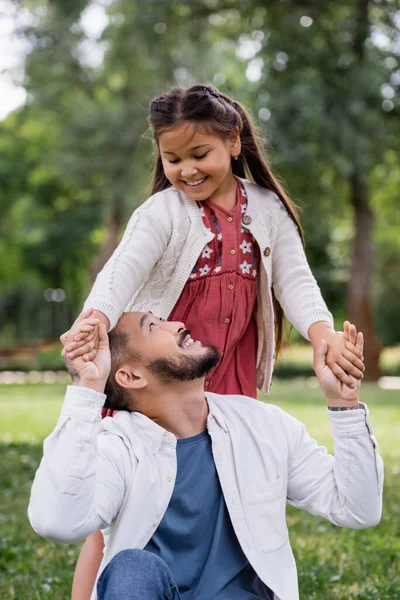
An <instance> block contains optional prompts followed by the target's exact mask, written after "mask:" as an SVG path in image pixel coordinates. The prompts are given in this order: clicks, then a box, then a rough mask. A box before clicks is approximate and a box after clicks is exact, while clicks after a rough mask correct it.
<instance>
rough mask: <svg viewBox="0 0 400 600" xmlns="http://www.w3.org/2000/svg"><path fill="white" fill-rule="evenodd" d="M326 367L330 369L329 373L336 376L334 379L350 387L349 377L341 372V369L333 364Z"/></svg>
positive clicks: (350, 380)
mask: <svg viewBox="0 0 400 600" xmlns="http://www.w3.org/2000/svg"><path fill="white" fill-rule="evenodd" d="M328 366H329V368H330V369H331V371H332V372H333V373H334V374H335V375H336V377H337V378H338V379H340V381H341V382H342V383H345V384H346V385H348V386H350V385H351V384H352V379H351V377H350V376H349V375H348V374H347V373H346V372H345V371H343V369H342V368H341V367H340V366H339V365H338V364H337V363H335V364H334V365H332V366H330V365H328Z"/></svg>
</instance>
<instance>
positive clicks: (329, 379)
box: [315, 323, 364, 407]
mask: <svg viewBox="0 0 400 600" xmlns="http://www.w3.org/2000/svg"><path fill="white" fill-rule="evenodd" d="M344 329H345V331H344V333H343V337H344V338H345V339H346V341H348V342H350V343H352V344H353V345H355V346H356V347H357V349H358V350H359V351H360V352H361V353H362V351H363V345H364V341H363V335H362V333H357V330H356V328H355V326H354V325H350V323H346V324H345V328H344ZM327 349H328V346H327V343H326V341H325V340H322V341H321V344H320V347H319V349H318V350H316V352H315V356H316V361H315V373H316V375H317V377H318V381H319V383H320V385H321V388H322V391H323V392H324V394H325V397H326V400H327V404H328V406H331V407H334V406H340V407H343V406H344V407H346V406H348V407H352V406H354V405H355V404H356V403H357V402H358V395H359V391H360V385H361V382H360V380H359V379H356V378H354V377H351V376H350V381H351V383H350V385H347V384H345V383H343V382H342V381H341V380H340V379H339V378H338V377H337V376H336V375H334V373H333V371H332V369H330V368H329V367H328V365H327V364H326V353H327Z"/></svg>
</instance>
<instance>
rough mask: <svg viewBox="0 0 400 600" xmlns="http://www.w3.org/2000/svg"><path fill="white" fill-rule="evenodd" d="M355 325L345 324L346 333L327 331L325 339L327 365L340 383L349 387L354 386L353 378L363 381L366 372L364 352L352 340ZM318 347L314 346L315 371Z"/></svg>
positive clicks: (347, 322)
mask: <svg viewBox="0 0 400 600" xmlns="http://www.w3.org/2000/svg"><path fill="white" fill-rule="evenodd" d="M352 328H354V325H350V323H349V321H345V322H344V333H336V332H335V331H334V330H333V329H331V330H330V331H325V332H324V334H323V339H325V340H326V342H327V345H328V350H327V354H326V364H327V365H328V367H329V368H330V369H331V371H332V372H333V373H334V374H335V375H336V377H338V378H339V379H340V381H341V382H342V383H344V384H346V385H348V386H350V385H351V384H352V379H351V377H354V378H355V379H359V380H360V379H362V378H363V376H364V375H363V373H364V370H365V367H364V363H363V355H362V351H361V350H360V348H359V347H357V345H356V344H354V343H353V342H352V341H351V340H352V339H353V335H351V333H352V331H353V329H352ZM319 344H320V342H318V346H317V347H316V345H314V343H313V346H314V361H313V364H314V370H315V364H316V353H317V351H318V348H319Z"/></svg>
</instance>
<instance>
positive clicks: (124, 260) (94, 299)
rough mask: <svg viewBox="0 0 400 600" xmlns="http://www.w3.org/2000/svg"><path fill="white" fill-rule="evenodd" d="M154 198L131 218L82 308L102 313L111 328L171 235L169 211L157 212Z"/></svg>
mask: <svg viewBox="0 0 400 600" xmlns="http://www.w3.org/2000/svg"><path fill="white" fill-rule="evenodd" d="M158 208H159V207H158V205H157V196H153V197H152V198H150V199H149V200H147V202H145V203H144V204H143V205H142V206H140V207H139V208H138V209H137V210H136V211H135V212H134V213H133V215H132V217H131V218H130V220H129V222H128V225H127V227H126V230H125V233H124V236H123V238H122V240H121V242H120V244H119V245H118V247H117V248H116V250H115V251H114V253H113V255H112V256H111V258H110V259H109V260H108V262H107V263H106V265H105V266H104V267H103V269H102V270H101V271H100V273H99V274H98V276H97V278H96V281H95V283H94V285H93V288H92V290H91V292H90V294H89V297H88V298H87V300H86V302H85V304H84V309H85V310H86V309H87V308H94V309H96V310H99V311H101V312H102V313H104V314H105V315H106V317H108V319H109V321H110V329H113V327H115V325H116V324H117V321H118V319H119V318H120V317H121V315H122V313H123V312H124V310H125V309H126V307H127V306H128V304H129V303H130V302H131V300H132V298H133V296H134V295H135V294H136V292H138V291H139V289H140V287H141V286H142V285H143V283H144V282H145V281H147V280H148V279H149V277H150V273H151V271H152V269H153V267H154V266H155V264H156V263H157V262H158V261H159V260H160V258H161V257H162V255H163V253H164V252H165V249H166V247H167V245H168V241H169V238H170V235H171V220H170V218H169V216H168V212H166V211H164V212H165V214H164V213H162V214H157V213H159V210H157V209H158Z"/></svg>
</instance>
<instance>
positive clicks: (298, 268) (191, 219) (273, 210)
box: [85, 179, 333, 391]
mask: <svg viewBox="0 0 400 600" xmlns="http://www.w3.org/2000/svg"><path fill="white" fill-rule="evenodd" d="M242 182H243V184H244V187H245V190H246V193H247V210H246V213H245V214H244V215H242V225H243V227H245V228H246V229H248V230H249V231H250V233H251V234H252V235H253V237H254V238H255V240H256V242H257V244H258V246H259V248H260V254H261V264H260V269H259V274H258V276H257V315H256V317H257V330H258V350H257V386H258V387H259V389H261V390H263V391H269V388H270V383H271V376H272V371H273V364H274V360H275V356H274V344H275V339H274V311H273V305H272V294H271V289H272V286H273V289H274V293H275V296H276V298H277V299H278V301H279V303H280V304H281V306H282V308H283V310H284V312H285V314H286V316H287V318H288V319H289V321H290V322H291V323H292V324H293V325H294V326H295V327H296V329H298V330H299V331H300V333H301V334H302V335H303V336H304V337H305V338H306V339H309V338H308V329H309V327H310V325H312V324H313V323H316V322H317V321H326V322H328V323H330V324H331V325H333V319H332V315H331V314H330V312H329V311H328V309H327V307H326V304H325V302H324V300H323V298H322V296H321V292H320V289H319V287H318V285H317V282H316V280H315V278H314V276H313V274H312V273H311V270H310V267H309V265H308V262H307V259H306V256H305V253H304V250H303V246H302V243H301V239H300V235H299V232H298V230H297V227H296V225H295V223H294V222H293V220H292V219H291V217H290V216H289V214H288V212H287V210H286V208H285V206H284V205H283V204H282V202H281V201H280V200H279V198H278V197H277V196H276V194H274V193H273V192H271V191H269V190H266V189H264V188H262V187H260V186H258V185H255V184H254V183H251V182H249V181H247V180H245V179H243V180H242ZM213 238H214V234H213V233H212V232H211V231H209V230H208V229H207V228H206V227H205V225H204V223H203V219H202V217H201V213H200V210H199V208H198V206H197V204H196V202H195V201H194V200H192V199H191V198H190V197H189V196H187V195H186V194H184V193H183V192H180V191H179V190H177V189H176V188H174V187H170V188H168V189H166V190H164V191H162V192H159V193H157V194H154V196H151V198H149V199H148V200H147V201H146V202H144V204H142V205H141V206H140V207H139V208H138V209H137V210H135V212H134V213H133V215H132V217H131V219H130V221H129V223H128V225H127V228H126V231H125V234H124V236H123V238H122V240H121V242H120V244H119V246H118V248H117V249H116V250H115V252H114V253H113V255H112V256H111V258H110V260H109V261H108V262H107V264H106V265H105V267H104V268H103V270H102V271H101V272H100V273H99V275H98V276H97V279H96V281H95V284H94V286H93V288H92V290H91V292H90V295H89V297H88V299H87V300H86V302H85V308H88V307H93V308H95V309H97V310H99V311H101V312H103V313H104V314H105V315H106V316H107V317H108V319H109V321H110V328H111V329H112V328H113V327H115V325H116V323H117V321H118V319H119V318H120V316H121V315H122V313H123V312H124V311H149V310H151V311H152V312H153V313H154V314H155V315H157V316H159V317H163V318H168V316H169V315H170V313H171V311H172V309H173V307H174V306H175V304H176V302H177V300H178V298H179V296H180V294H181V292H182V289H183V287H184V285H185V283H186V281H187V280H188V277H189V275H190V273H191V271H192V269H193V267H194V265H195V264H196V261H197V259H198V257H199V255H200V253H201V251H202V249H203V248H204V246H205V245H206V244H207V243H208V242H210V241H211V240H212V239H213Z"/></svg>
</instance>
